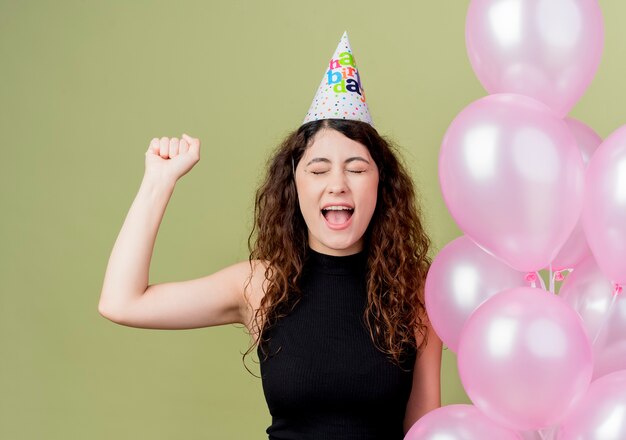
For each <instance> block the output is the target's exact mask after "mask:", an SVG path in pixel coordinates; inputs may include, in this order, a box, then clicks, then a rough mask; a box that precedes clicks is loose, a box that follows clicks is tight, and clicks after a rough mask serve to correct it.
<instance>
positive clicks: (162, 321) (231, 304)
mask: <svg viewBox="0 0 626 440" xmlns="http://www.w3.org/2000/svg"><path fill="white" fill-rule="evenodd" d="M255 267H259V265H258V263H256V262H253V263H252V265H251V264H250V262H248V261H244V262H241V263H237V264H234V265H232V266H229V267H226V268H224V269H222V270H220V271H218V272H215V273H213V274H211V275H207V276H204V277H202V278H196V279H192V280H187V281H178V282H167V283H160V284H153V285H149V286H148V288H147V289H146V291H145V292H144V294H143V295H142V296H140V297H139V298H138V299H136V300H135V301H133V302H131V303H130V304H127V305H125V307H123V309H121V310H118V311H116V312H115V313H112V314H105V316H106V317H107V318H108V319H110V320H112V321H114V322H116V323H118V324H122V325H126V326H130V327H140V328H154V329H191V328H200V327H211V326H216V325H223V324H234V323H246V320H247V315H248V310H249V306H248V302H247V301H246V299H245V296H244V292H246V293H245V294H246V295H248V293H249V292H247V291H246V290H245V286H246V283H247V281H248V279H250V276H251V274H254V272H258V271H255V270H254V268H255ZM260 272H262V273H264V271H263V270H261V271H260ZM257 284H258V283H256V282H254V280H253V282H252V283H250V285H251V286H252V287H251V288H252V289H256V288H257V287H256V285H257Z"/></svg>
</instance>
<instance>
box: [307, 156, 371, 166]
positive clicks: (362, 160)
mask: <svg viewBox="0 0 626 440" xmlns="http://www.w3.org/2000/svg"><path fill="white" fill-rule="evenodd" d="M354 161H360V162H365V163H366V164H368V165H369V163H370V162H369V160H367V159H364V158H362V157H360V156H354V157H349V158H347V159H346V160H344V161H343V163H350V162H354ZM318 162H323V163H330V160H328V159H326V158H325V157H315V158H313V159H311V160H310V161H309V163H307V164H306V166H309V165H311V164H312V163H318Z"/></svg>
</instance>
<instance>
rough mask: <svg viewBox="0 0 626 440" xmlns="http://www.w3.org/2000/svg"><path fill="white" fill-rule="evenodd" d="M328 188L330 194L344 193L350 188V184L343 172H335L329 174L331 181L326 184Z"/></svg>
mask: <svg viewBox="0 0 626 440" xmlns="http://www.w3.org/2000/svg"><path fill="white" fill-rule="evenodd" d="M326 190H327V191H328V193H329V194H343V193H345V192H346V191H347V190H348V184H347V182H346V176H345V175H344V173H343V172H333V173H331V174H330V176H329V181H328V184H327V186H326Z"/></svg>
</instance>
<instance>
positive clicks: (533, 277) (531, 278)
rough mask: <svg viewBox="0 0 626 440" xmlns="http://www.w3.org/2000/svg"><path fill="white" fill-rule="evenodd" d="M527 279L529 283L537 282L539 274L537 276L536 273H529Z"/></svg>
mask: <svg viewBox="0 0 626 440" xmlns="http://www.w3.org/2000/svg"><path fill="white" fill-rule="evenodd" d="M525 279H526V281H528V282H529V283H531V282H533V281H537V274H535V273H534V272H529V273H527V274H526V277H525Z"/></svg>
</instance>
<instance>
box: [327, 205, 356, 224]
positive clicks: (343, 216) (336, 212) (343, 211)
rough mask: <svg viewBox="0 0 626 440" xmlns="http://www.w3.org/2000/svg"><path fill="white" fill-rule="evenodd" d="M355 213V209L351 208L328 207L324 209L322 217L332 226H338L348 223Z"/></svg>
mask: <svg viewBox="0 0 626 440" xmlns="http://www.w3.org/2000/svg"><path fill="white" fill-rule="evenodd" d="M353 213H354V208H350V207H349V206H327V207H326V208H324V209H322V215H323V216H324V218H325V219H326V221H327V222H328V223H330V224H331V225H337V226H338V225H343V224H345V223H347V222H348V221H349V220H350V218H351V217H352V214H353Z"/></svg>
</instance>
